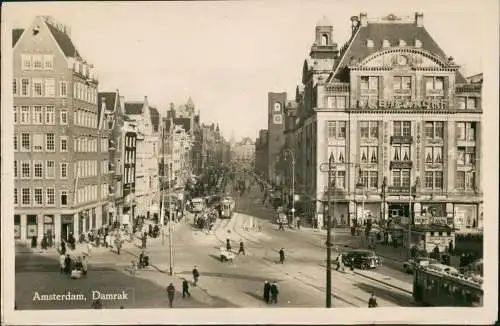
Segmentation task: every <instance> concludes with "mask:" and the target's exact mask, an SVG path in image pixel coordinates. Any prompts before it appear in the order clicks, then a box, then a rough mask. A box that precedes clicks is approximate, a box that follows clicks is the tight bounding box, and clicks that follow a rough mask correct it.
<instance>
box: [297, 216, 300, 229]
mask: <svg viewBox="0 0 500 326" xmlns="http://www.w3.org/2000/svg"><path fill="white" fill-rule="evenodd" d="M297 230H300V216H299V217H297Z"/></svg>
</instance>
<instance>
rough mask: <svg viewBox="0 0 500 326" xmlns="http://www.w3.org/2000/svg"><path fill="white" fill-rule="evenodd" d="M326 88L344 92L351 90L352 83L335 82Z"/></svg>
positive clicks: (333, 91)
mask: <svg viewBox="0 0 500 326" xmlns="http://www.w3.org/2000/svg"><path fill="white" fill-rule="evenodd" d="M326 90H327V91H328V92H332V93H342V92H347V93H348V92H349V91H350V85H349V83H333V84H331V85H328V86H326Z"/></svg>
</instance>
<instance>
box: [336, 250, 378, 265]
mask: <svg viewBox="0 0 500 326" xmlns="http://www.w3.org/2000/svg"><path fill="white" fill-rule="evenodd" d="M342 262H343V263H344V265H346V266H349V267H350V266H351V265H352V266H353V267H355V268H360V269H369V268H377V267H378V266H380V265H381V263H382V261H381V259H380V258H379V257H378V256H377V255H376V254H375V251H373V250H365V249H356V250H350V251H348V252H346V253H344V254H343V255H342Z"/></svg>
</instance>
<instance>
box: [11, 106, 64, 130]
mask: <svg viewBox="0 0 500 326" xmlns="http://www.w3.org/2000/svg"><path fill="white" fill-rule="evenodd" d="M14 123H20V124H23V125H29V124H34V125H42V124H46V125H55V124H56V109H55V107H54V106H53V105H47V106H43V105H33V106H27V105H23V106H15V107H14ZM59 124H61V125H67V124H68V111H67V110H66V109H60V110H59Z"/></svg>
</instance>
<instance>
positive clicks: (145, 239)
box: [141, 232, 148, 249]
mask: <svg viewBox="0 0 500 326" xmlns="http://www.w3.org/2000/svg"><path fill="white" fill-rule="evenodd" d="M147 238H148V234H147V233H146V232H144V234H143V235H142V239H141V240H142V245H141V248H142V249H146V242H147Z"/></svg>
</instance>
